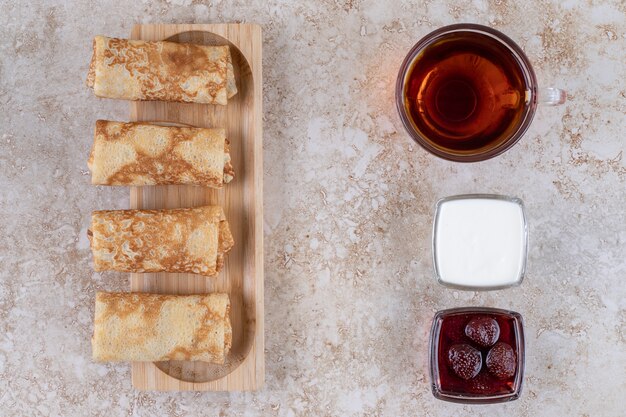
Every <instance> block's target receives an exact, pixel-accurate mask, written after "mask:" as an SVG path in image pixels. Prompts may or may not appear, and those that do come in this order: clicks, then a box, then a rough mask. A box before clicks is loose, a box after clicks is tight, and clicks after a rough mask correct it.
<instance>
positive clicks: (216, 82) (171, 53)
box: [87, 36, 237, 105]
mask: <svg viewBox="0 0 626 417" xmlns="http://www.w3.org/2000/svg"><path fill="white" fill-rule="evenodd" d="M87 86H89V87H91V88H93V91H94V93H95V95H96V96H98V97H106V98H117V99H124V100H159V101H180V102H187V103H206V104H222V105H226V104H227V103H228V99H229V98H231V97H232V96H234V95H235V94H236V93H237V86H236V83H235V73H234V71H233V64H232V59H231V56H230V48H229V47H228V46H204V45H196V44H190V43H176V42H165V41H160V42H148V41H139V40H128V39H118V38H107V37H105V36H96V37H95V38H94V40H93V55H92V57H91V63H90V64H89V74H88V75H87Z"/></svg>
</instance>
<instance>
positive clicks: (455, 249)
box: [433, 195, 527, 289]
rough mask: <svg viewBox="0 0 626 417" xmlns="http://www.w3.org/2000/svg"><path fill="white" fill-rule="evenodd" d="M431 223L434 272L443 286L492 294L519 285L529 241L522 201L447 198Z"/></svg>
mask: <svg viewBox="0 0 626 417" xmlns="http://www.w3.org/2000/svg"><path fill="white" fill-rule="evenodd" d="M435 222H436V224H435V228H434V234H433V239H434V240H433V249H434V262H435V271H436V273H437V279H438V280H439V281H440V282H441V283H442V284H444V285H450V286H455V287H460V288H463V287H466V288H467V289H471V288H475V289H493V288H502V287H507V286H511V285H516V284H519V283H520V282H521V280H522V279H523V275H524V269H525V264H526V239H527V235H526V223H525V218H524V209H523V206H522V203H521V200H519V199H511V198H508V197H499V196H486V195H477V196H472V195H468V196H459V197H451V198H449V199H444V200H442V201H441V202H440V203H439V204H438V211H437V215H436V218H435Z"/></svg>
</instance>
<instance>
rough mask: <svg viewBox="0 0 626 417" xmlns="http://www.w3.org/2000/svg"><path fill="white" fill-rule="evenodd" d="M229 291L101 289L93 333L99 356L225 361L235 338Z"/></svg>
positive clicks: (108, 358)
mask: <svg viewBox="0 0 626 417" xmlns="http://www.w3.org/2000/svg"><path fill="white" fill-rule="evenodd" d="M229 311H230V300H229V298H228V295H227V294H205V295H164V294H144V293H103V292H99V293H98V294H97V295H96V309H95V320H94V332H93V338H92V339H91V344H92V353H93V358H94V360H96V361H149V362H157V361H168V360H185V361H204V362H211V363H218V364H223V363H224V359H225V358H226V356H227V355H228V352H229V350H230V347H231V343H232V328H231V324H230V318H229Z"/></svg>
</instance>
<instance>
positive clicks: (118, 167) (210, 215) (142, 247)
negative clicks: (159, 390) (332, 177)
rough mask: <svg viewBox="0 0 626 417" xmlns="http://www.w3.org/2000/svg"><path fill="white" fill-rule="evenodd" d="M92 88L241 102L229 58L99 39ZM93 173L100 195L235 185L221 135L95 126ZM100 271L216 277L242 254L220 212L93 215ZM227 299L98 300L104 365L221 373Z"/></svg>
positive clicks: (203, 49)
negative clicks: (192, 365)
mask: <svg viewBox="0 0 626 417" xmlns="http://www.w3.org/2000/svg"><path fill="white" fill-rule="evenodd" d="M93 44H94V51H93V56H92V59H91V64H90V67H89V75H88V77H87V85H88V86H89V87H91V88H93V90H94V93H95V94H96V95H97V96H98V97H107V98H118V99H126V100H161V101H178V102H189V103H203V104H221V105H226V104H227V102H228V99H229V98H231V97H232V96H233V95H235V94H236V93H237V87H236V84H235V76H234V71H233V65H232V62H231V56H230V49H229V48H228V47H227V46H215V47H214V46H202V45H192V44H178V43H172V42H145V41H132V40H125V39H114V38H106V37H103V36H97V37H96V38H95V39H94V43H93ZM94 136H95V137H94V144H93V148H92V151H91V155H90V157H89V162H88V166H89V169H90V171H91V173H92V183H93V184H97V185H127V186H131V185H132V186H142V185H158V184H188V185H198V186H205V187H212V188H221V187H222V186H223V185H224V184H226V183H228V182H230V181H231V180H232V179H233V177H234V171H233V168H232V166H231V163H230V152H229V143H228V140H227V139H226V132H225V130H224V129H220V128H217V129H204V128H194V127H172V126H159V125H154V124H149V123H122V122H112V121H106V120H99V121H97V122H96V128H95V135H94ZM88 235H89V239H90V242H91V249H92V253H93V258H94V265H95V270H96V271H105V270H114V271H123V272H179V273H195V274H201V275H206V276H216V275H217V274H218V273H219V271H220V269H222V267H223V265H224V256H225V254H226V253H227V252H228V251H230V250H231V248H232V247H233V245H234V241H233V236H232V234H231V232H230V228H229V225H228V222H227V220H226V218H225V216H224V211H223V209H222V208H221V207H217V206H206V207H195V208H180V209H171V210H114V211H109V210H106V211H95V212H93V214H92V221H91V227H90V229H89V231H88ZM229 311H230V300H229V297H228V294H204V295H188V296H182V295H158V294H143V293H98V294H97V298H96V310H95V325H94V334H93V339H92V348H93V357H94V359H96V360H98V361H165V360H189V361H206V362H211V363H218V364H221V363H224V360H225V358H226V356H227V355H228V352H229V350H230V346H231V341H232V329H231V324H230V319H229Z"/></svg>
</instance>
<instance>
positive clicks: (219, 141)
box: [87, 120, 234, 188]
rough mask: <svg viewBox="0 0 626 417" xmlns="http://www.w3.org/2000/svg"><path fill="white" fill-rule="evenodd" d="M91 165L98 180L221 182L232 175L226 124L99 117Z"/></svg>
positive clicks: (110, 182)
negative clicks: (179, 124) (222, 126)
mask: <svg viewBox="0 0 626 417" xmlns="http://www.w3.org/2000/svg"><path fill="white" fill-rule="evenodd" d="M87 165H88V166H89V170H90V171H91V183H92V184H97V185H156V184H190V185H202V186H206V187H213V188H221V187H222V185H223V184H224V183H228V182H230V181H231V180H232V179H233V177H234V170H233V167H232V165H231V164H230V151H229V147H228V141H227V140H226V131H225V130H224V129H202V128H195V127H172V126H156V125H152V124H149V123H122V122H111V121H107V120H98V121H97V122H96V128H95V133H94V143H93V147H92V149H91V155H90V156H89V162H88V163H87Z"/></svg>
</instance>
